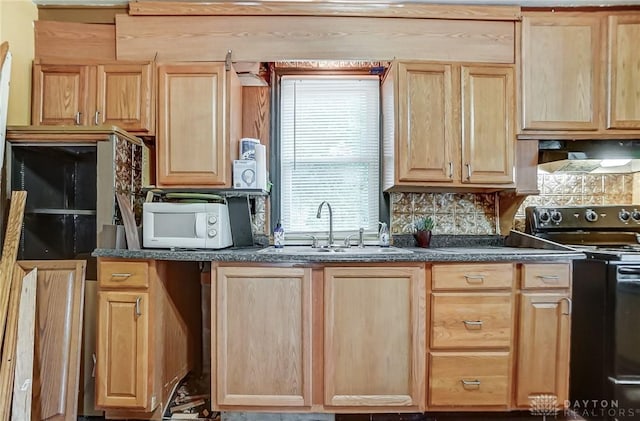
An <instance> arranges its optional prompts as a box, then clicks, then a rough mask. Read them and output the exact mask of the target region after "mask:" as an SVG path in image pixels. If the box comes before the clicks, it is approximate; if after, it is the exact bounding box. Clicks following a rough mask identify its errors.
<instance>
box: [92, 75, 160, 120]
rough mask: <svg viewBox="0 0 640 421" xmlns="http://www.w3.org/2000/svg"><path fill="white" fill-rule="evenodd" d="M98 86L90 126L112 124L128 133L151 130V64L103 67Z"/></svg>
mask: <svg viewBox="0 0 640 421" xmlns="http://www.w3.org/2000/svg"><path fill="white" fill-rule="evenodd" d="M97 83H98V86H97V101H96V109H95V112H94V115H93V116H91V118H92V119H93V120H92V122H91V124H95V125H102V124H112V125H116V126H118V127H121V128H123V129H125V130H129V131H149V130H151V128H152V125H151V115H152V113H151V86H152V84H151V64H149V63H147V64H111V65H100V66H98V68H97Z"/></svg>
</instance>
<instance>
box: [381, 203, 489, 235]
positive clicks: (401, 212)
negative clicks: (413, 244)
mask: <svg viewBox="0 0 640 421" xmlns="http://www.w3.org/2000/svg"><path fill="white" fill-rule="evenodd" d="M496 200H497V196H496V194H494V193H490V194H472V193H391V209H392V212H391V233H392V234H408V233H411V231H412V228H413V221H414V220H415V219H417V218H420V217H424V216H431V218H433V220H434V223H435V227H434V229H433V233H434V234H435V235H442V234H445V235H495V234H496V233H497V223H496ZM408 204H410V205H411V206H408ZM407 209H408V210H407Z"/></svg>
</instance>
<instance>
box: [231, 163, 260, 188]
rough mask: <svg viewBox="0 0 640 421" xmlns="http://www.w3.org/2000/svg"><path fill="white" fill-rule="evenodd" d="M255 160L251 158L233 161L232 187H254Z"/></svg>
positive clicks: (255, 186) (256, 185)
mask: <svg viewBox="0 0 640 421" xmlns="http://www.w3.org/2000/svg"><path fill="white" fill-rule="evenodd" d="M257 183H258V180H257V178H256V161H255V160H253V159H238V160H235V161H233V188H234V189H256V188H258V184H257Z"/></svg>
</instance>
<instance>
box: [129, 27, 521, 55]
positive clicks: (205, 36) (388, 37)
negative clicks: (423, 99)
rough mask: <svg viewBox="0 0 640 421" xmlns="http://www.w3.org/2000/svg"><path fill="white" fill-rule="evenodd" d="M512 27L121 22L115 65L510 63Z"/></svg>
mask: <svg viewBox="0 0 640 421" xmlns="http://www.w3.org/2000/svg"><path fill="white" fill-rule="evenodd" d="M514 31H515V23H514V22H509V21H486V20H484V21H481V20H473V21H472V20H446V19H403V18H384V19H379V18H375V17H370V18H366V17H346V16H336V17H327V16H271V17H264V16H174V17H172V18H171V19H168V18H167V17H165V16H127V15H118V16H116V50H117V59H118V60H153V59H154V58H156V59H157V61H158V62H163V61H222V60H224V59H225V57H226V54H227V52H228V51H229V50H232V51H233V60H234V61H281V60H354V59H358V60H376V61H378V60H391V59H393V58H397V59H413V60H446V61H466V62H484V63H513V62H514V37H515V34H514Z"/></svg>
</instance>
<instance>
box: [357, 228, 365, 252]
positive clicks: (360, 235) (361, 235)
mask: <svg viewBox="0 0 640 421" xmlns="http://www.w3.org/2000/svg"><path fill="white" fill-rule="evenodd" d="M358 248H361V249H363V248H364V228H360V229H359V230H358Z"/></svg>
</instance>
